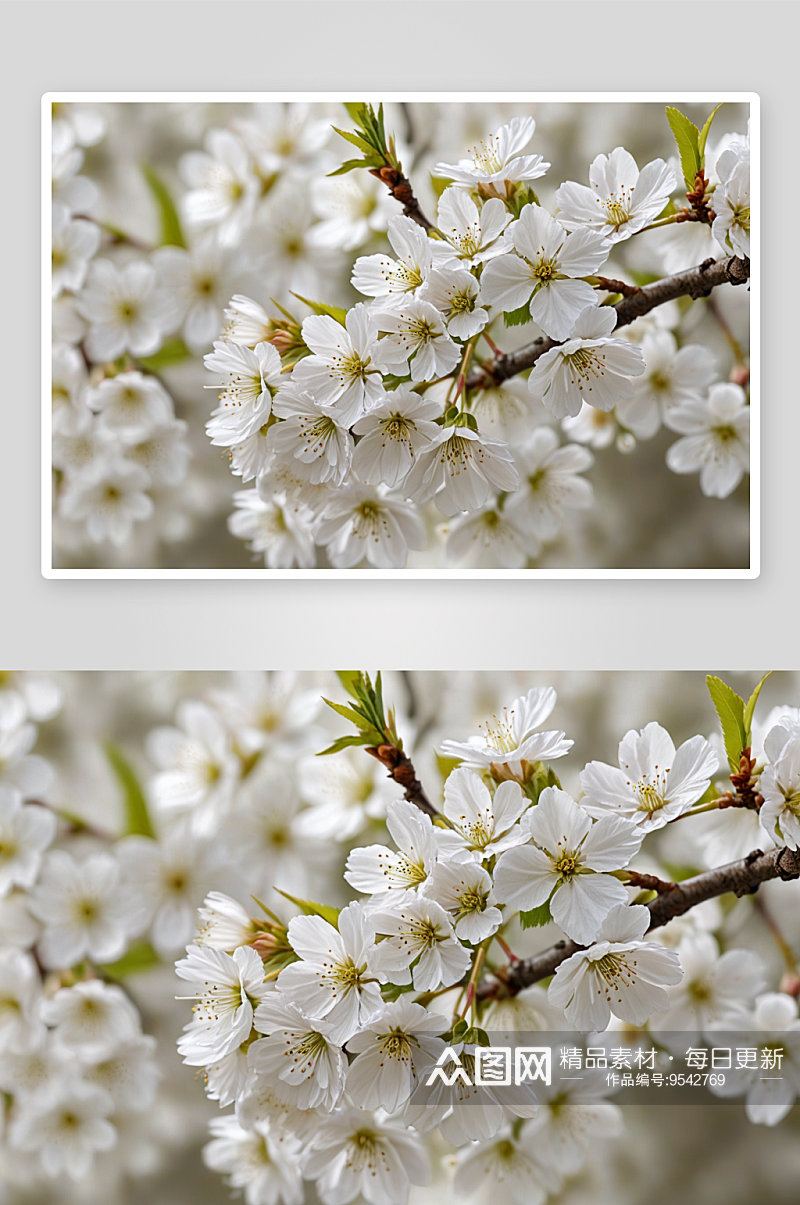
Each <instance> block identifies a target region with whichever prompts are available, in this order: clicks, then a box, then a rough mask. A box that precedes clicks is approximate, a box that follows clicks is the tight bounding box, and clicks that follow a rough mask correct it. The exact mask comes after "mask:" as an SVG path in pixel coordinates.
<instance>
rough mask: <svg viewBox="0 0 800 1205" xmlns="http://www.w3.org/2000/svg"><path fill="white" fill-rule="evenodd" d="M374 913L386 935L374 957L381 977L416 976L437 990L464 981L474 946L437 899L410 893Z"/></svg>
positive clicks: (425, 987)
mask: <svg viewBox="0 0 800 1205" xmlns="http://www.w3.org/2000/svg"><path fill="white" fill-rule="evenodd" d="M370 919H371V921H372V924H373V926H374V929H375V932H376V934H379V935H381V936H382V937H383V940H382V941H380V942H378V944H377V945H376V946H375V948H374V951H373V953H372V959H371V965H372V969H373V972H374V973H375V974H377V976H378V978H379V979H380V980H381V982H383V983H396V984H405V983H411V982H412V979H413V983H414V990H415V991H417V992H431V991H436V990H437V989H438V988H440V987H450V986H451V985H452V984H454V983H458V981H459V979H461V977H462V976H463V975H464V974H465V973H466V971H467V970H468V968H469V965H470V961H471V958H470V953H469V950H467V949H466V948H465V947H464V946H462V945H461V943H460V942H459V941H457V940H456V937H455V934H454V931H453V926H452V923H451V920H450V917H449V915H448V913H447V912H446V911H445V909H444V908H442V906H441V905H440V904H437V903H435V901H434V900H429V899H425V898H424V897H423V896H420V895H417V896H414V897H410V898H407V899H406V900H405V901H399V902H398V903H397V904H396V905H395V906H394V907H385V908H380V909H377V910H376V911H374V912H371V914H370ZM412 966H413V970H412ZM351 1036H352V1035H351Z"/></svg>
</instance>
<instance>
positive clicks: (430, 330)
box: [408, 318, 436, 343]
mask: <svg viewBox="0 0 800 1205" xmlns="http://www.w3.org/2000/svg"><path fill="white" fill-rule="evenodd" d="M408 330H409V334H411V335H412V336H413V338H414V340H415V342H417V343H431V342H432V341H433V340H434V339H435V338H436V328H435V326H434V325H433V323H432V322H431V321H430V319H428V318H415V319H413V321H412V322H410V323H409V326H408Z"/></svg>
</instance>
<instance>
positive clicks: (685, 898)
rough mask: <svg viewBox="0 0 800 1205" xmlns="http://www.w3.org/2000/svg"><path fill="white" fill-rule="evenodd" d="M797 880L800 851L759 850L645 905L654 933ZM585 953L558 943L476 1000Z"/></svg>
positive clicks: (512, 989) (483, 988)
mask: <svg viewBox="0 0 800 1205" xmlns="http://www.w3.org/2000/svg"><path fill="white" fill-rule="evenodd" d="M798 878H800V850H792V849H787V848H784V849H773V850H770V851H769V853H764V852H763V851H762V850H760V849H755V850H753V852H752V853H749V854H748V855H747V857H746V858H742V859H741V861H739V862H730V863H728V865H727V866H718V867H717V868H716V869H715V870H707V871H704V873H703V874H698V875H694V876H693V877H692V878H691V879H684V880H683V881H682V882H680V883H676V884H675V887H674V890H671V891H667V892H663V893H661V894H660V895H658V896H657V898H656V899H654V900H652V901H651V902H650V903H649V904H647V905H645V906H646V907H647V908H649V909H650V926H649V927H650V929H651V930H652V929H659V928H661V926H662V925H666V924H667V923H668V922H669V921H671V920H674V919H675V917H676V916H683V914H684V913H685V912H688V911H689V910H690V909H691V908H694V907H696V905H697V904H702V903H704V902H705V900H712V899H716V898H717V896H720V895H727V894H728V892H733V894H734V895H737V896H743V895H751V894H753V893H754V892H756V891H758V888H759V887H760V885H761V884H762V883H766V882H768V881H769V880H770V879H783V880H784V881H787V880H789V879H798ZM583 949H585V946H580V945H578V944H577V943H576V942H574V941H559V942H557V943H556V944H555V945H554V946H551V947H550V948H549V949H548V950H545V951H544V952H543V953H541V954H536V955H534V957H533V958H525V959H522V960H521V961H519V962H515V963H513V964H511V965H510V966H508V967H505V968H504V969H503V971H502V974H501V973H499V972H498V973H497V974H496V975H495V977H494V980H493V981H492V980H488V981H484V982H483V983H482V984H481V985H480V986H479V988H478V997H479V999H483V1000H488V999H492V998H494V997H496V996H501V995H509V996H514V995H516V993H517V992H519V991H521V990H522V988H524V987H530V985H531V984H532V983H538V982H539V980H540V979H546V978H548V976H550V975H553V974H555V972H556V970H557V969H558V967H559V966H560V965H561V963H562V962H564V961H565V959H567V958H569V957H570V956H571V955H572V954H575V953H577V951H578V950H583Z"/></svg>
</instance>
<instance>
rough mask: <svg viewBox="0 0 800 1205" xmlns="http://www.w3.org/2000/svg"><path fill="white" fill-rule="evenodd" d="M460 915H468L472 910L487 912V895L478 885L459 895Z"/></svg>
mask: <svg viewBox="0 0 800 1205" xmlns="http://www.w3.org/2000/svg"><path fill="white" fill-rule="evenodd" d="M458 911H459V915H461V916H466V915H467V913H470V912H485V911H486V897H485V895H483V893H482V892H481V891H479V890H478V888H477V887H468V888H467V890H466V891H462V892H461V895H460V896H459V908H458Z"/></svg>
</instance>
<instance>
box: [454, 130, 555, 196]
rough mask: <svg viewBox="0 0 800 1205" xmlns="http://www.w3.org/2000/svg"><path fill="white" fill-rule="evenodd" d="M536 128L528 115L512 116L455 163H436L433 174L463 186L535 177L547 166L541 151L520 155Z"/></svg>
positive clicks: (470, 186) (544, 170) (542, 173)
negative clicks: (535, 153)
mask: <svg viewBox="0 0 800 1205" xmlns="http://www.w3.org/2000/svg"><path fill="white" fill-rule="evenodd" d="M535 130H536V122H535V121H534V119H533V118H532V117H512V119H511V121H509V122H508V123H507V125H504V126H501V127H500V129H499V130H498V131H497V133H495V134H492V136H491V137H490V138H487V140H486V142H480V143H479V144H478V145H477V146H475V147H473V148H472V150H471V151H470V152H469V154H468V155H467V157H466V158H464V159H459V161H458V163H455V164H454V163H437V164H436V167H435V168H434V171H435V173H436V175H437V176H441V177H444V178H445V179H448V180H453V181H455V183H456V184H459V185H464V186H466V187H467V188H474V187H475V186H476V185H478V186H480V185H489V184H491V185H498V184H503V185H505V186H506V187H507V185H508V184H509V183H516V182H518V181H521V180H537V179H538V178H539V177H540V176H543V175H545V173H546V172H547V169H548V168H549V167H550V164H549V163H545V162H544V160H543V159H542V156H541V155H523V154H521V152H522V151H524V150H525V148H526V147H527V146H528V144H529V142H530V140H531V139H532V138H533V135H534V131H535Z"/></svg>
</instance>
